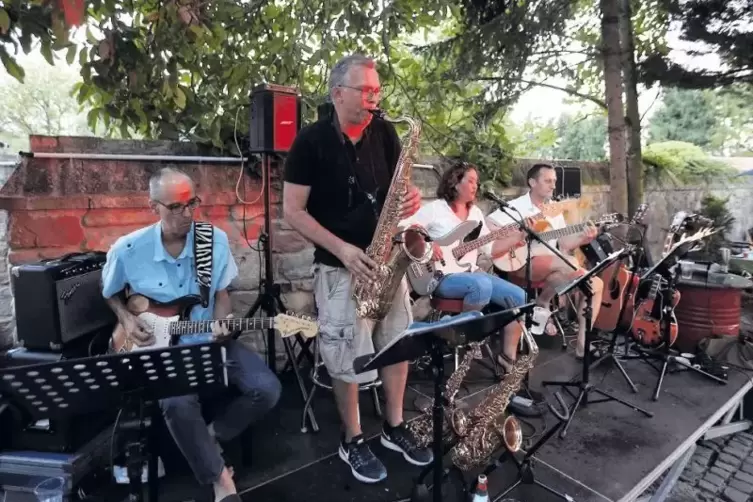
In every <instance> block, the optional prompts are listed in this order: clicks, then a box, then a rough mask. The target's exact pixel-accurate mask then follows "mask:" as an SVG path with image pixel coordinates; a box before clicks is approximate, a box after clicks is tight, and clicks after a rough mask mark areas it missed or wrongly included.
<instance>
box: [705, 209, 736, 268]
mask: <svg viewBox="0 0 753 502" xmlns="http://www.w3.org/2000/svg"><path fill="white" fill-rule="evenodd" d="M728 202H729V197H726V198H722V197H716V196H714V195H711V194H708V195H705V196H704V197H703V199H702V200H701V210H700V211H699V213H700V214H701V215H702V216H705V217H706V218H708V219H710V220H711V221H712V222H714V223H713V225H714V228H721V229H722V230H721V231H719V232H717V233H715V234H714V235H712V236H710V237H709V238H708V239H707V240H706V243H705V246H704V249H703V251H705V253H706V254H707V255H710V257H711V258H712V259H716V258H717V255H718V254H719V248H721V247H722V246H723V245H724V242H725V238H724V234H725V233H726V232H729V231H730V230H732V227H733V225H734V224H735V218H734V217H733V216H732V213H731V212H730V211H729V209H727V203H728Z"/></svg>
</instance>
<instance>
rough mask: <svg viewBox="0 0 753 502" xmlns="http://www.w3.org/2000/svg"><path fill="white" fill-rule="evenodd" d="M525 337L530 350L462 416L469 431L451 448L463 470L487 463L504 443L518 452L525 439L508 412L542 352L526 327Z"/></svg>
mask: <svg viewBox="0 0 753 502" xmlns="http://www.w3.org/2000/svg"><path fill="white" fill-rule="evenodd" d="M523 339H524V340H525V342H526V344H527V345H528V353H527V354H525V355H523V356H521V357H520V358H519V359H518V360H517V361H515V364H513V366H512V369H511V370H510V373H508V374H507V375H505V378H504V379H503V380H502V381H501V382H500V383H499V384H498V385H497V386H496V387H495V388H494V389H492V391H491V392H489V394H487V395H486V397H485V398H484V400H483V401H481V403H479V404H478V405H477V406H476V407H475V408H473V409H472V410H471V411H470V413H469V415H468V416H467V417H464V418H463V420H464V421H465V422H466V423H467V429H468V430H467V433H466V434H465V435H464V436H462V437H460V438H459V440H458V442H457V443H456V444H455V446H454V447H453V448H452V450H451V451H450V458H451V459H452V463H454V464H455V465H456V466H457V467H458V468H459V469H461V470H463V471H468V470H470V469H473V468H474V467H477V466H485V465H488V463H489V460H490V459H491V457H492V455H494V453H495V452H496V451H497V450H498V449H499V448H500V447H501V446H504V447H505V448H507V449H508V450H510V451H512V452H515V451H517V450H519V449H520V447H521V445H522V443H523V433H522V429H521V427H520V423H519V422H518V420H517V419H516V418H515V417H513V416H511V415H508V414H507V413H506V409H507V405H508V404H509V403H510V400H511V399H512V397H513V396H514V395H515V393H516V392H517V391H518V390H519V389H520V384H521V383H522V381H523V379H524V378H525V376H526V374H527V373H528V372H529V371H530V370H531V368H533V363H534V361H535V360H536V357H537V356H538V355H539V347H538V345H536V342H535V341H534V339H533V336H532V335H531V334H530V333H529V332H528V331H527V330H526V329H525V328H523Z"/></svg>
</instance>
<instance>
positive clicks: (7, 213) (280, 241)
mask: <svg viewBox="0 0 753 502" xmlns="http://www.w3.org/2000/svg"><path fill="white" fill-rule="evenodd" d="M31 148H32V152H35V153H39V152H59V153H99V154H102V153H113V154H126V155H127V154H154V155H204V154H206V152H203V151H201V150H200V149H199V148H198V147H197V146H195V145H192V144H186V143H172V142H162V141H149V142H140V141H139V142H136V141H111V140H101V139H97V138H71V137H59V138H57V137H55V138H53V137H41V136H33V137H32V138H31ZM532 162H533V161H530V160H521V161H520V162H519V165H518V166H517V167H516V169H515V170H514V173H513V183H514V184H515V185H516V186H517V188H510V189H507V190H503V191H502V192H501V194H502V195H505V196H507V197H514V196H517V195H518V194H520V193H522V192H523V188H522V186H524V178H525V175H524V173H525V171H526V169H527V167H528V165H529V164H530V163H532ZM422 163H428V164H434V163H436V159H424V160H423V161H422ZM165 166H171V167H175V168H178V169H181V170H183V171H185V172H186V173H188V174H189V175H191V176H192V178H193V179H194V180H195V181H196V184H197V192H198V195H199V196H200V197H201V198H202V205H201V206H200V208H199V209H198V213H197V217H198V218H200V219H203V220H209V221H211V222H212V223H214V224H215V225H217V226H218V227H220V228H222V229H223V230H224V231H226V232H227V233H228V236H229V238H230V242H231V245H232V251H233V254H234V256H235V259H236V261H237V263H238V266H239V269H240V275H239V277H238V278H237V279H236V280H235V281H234V282H233V284H232V286H231V288H232V298H233V308H234V312H235V314H236V315H243V314H245V313H246V312H247V311H248V309H249V307H250V306H251V305H252V304H253V303H254V301H255V299H256V297H257V290H258V287H259V281H260V277H261V274H262V271H263V267H262V261H263V260H262V254H261V252H260V251H259V250H258V249H259V248H258V247H257V246H258V237H259V234H260V231H261V230H262V228H263V221H264V220H263V218H264V214H263V204H262V202H263V198H262V194H261V180H260V177H259V175H258V170H254V169H248V168H247V169H246V171H245V172H244V173H243V175H242V178H241V179H240V181H241V183H240V188H241V189H240V195H241V197H242V199H243V200H244V201H246V202H247V203H246V204H243V203H241V202H239V200H238V197H237V195H236V184H237V183H238V181H239V175H240V174H241V171H240V165H237V164H220V163H217V164H211V163H203V164H191V163H185V162H181V163H169V162H150V161H138V162H136V161H127V160H119V161H101V160H71V159H43V158H33V157H26V158H23V159H22V161H21V162H20V164H19V165H18V166H17V167H16V169H15V170H14V171H13V173H12V175H11V176H10V178H9V179H8V181H7V183H5V185H4V186H3V188H2V189H1V190H0V345H3V343H2V342H3V341H4V342H5V345H7V344H8V343H10V342H11V341H12V340H13V330H14V322H13V317H12V313H13V308H12V298H11V293H10V288H9V282H8V273H7V269H8V263H10V264H12V265H15V264H19V263H24V262H30V261H35V260H38V259H40V258H50V257H57V256H61V255H63V254H65V253H69V252H73V251H85V250H100V251H107V249H108V248H109V246H110V245H111V244H112V242H114V240H115V239H117V238H118V237H119V236H121V235H123V234H125V233H128V232H130V231H132V230H135V229H137V228H140V227H143V226H145V225H148V224H151V223H153V222H154V221H156V217H155V215H154V214H152V213H151V212H150V211H149V209H148V206H147V198H148V197H147V190H148V186H147V182H148V179H149V176H150V175H151V174H152V173H153V172H155V171H157V170H158V169H160V168H162V167H165ZM279 173H280V166H279V165H277V166H275V167H274V168H273V179H272V184H273V190H272V192H273V193H272V202H273V210H272V215H271V219H272V223H273V225H272V246H273V261H274V266H273V269H274V276H275V280H276V282H277V283H279V284H280V285H281V289H282V296H283V301H284V302H285V303H286V307H287V308H288V309H290V310H293V311H295V312H298V313H301V314H313V298H312V294H311V291H312V276H311V264H312V259H313V249H312V247H311V246H310V245H309V243H308V242H307V241H306V240H304V239H303V238H302V237H301V236H300V235H299V234H298V233H297V232H295V231H293V230H292V229H291V228H290V227H289V226H288V225H287V224H286V223H285V222H284V221H282V219H281V207H280V180H279ZM583 173H584V174H583V180H584V186H583V190H582V199H583V201H584V202H585V204H584V207H583V209H582V210H581V211H580V214H568V215H566V218H567V219H568V220H569V221H571V222H575V221H580V220H581V219H582V218H584V217H590V216H598V215H600V214H603V213H605V212H607V211H608V207H609V189H608V186H605V182H607V180H608V168H607V166H606V165H605V164H599V163H593V164H584V165H583ZM437 181H438V170H431V169H416V170H414V182H415V183H416V184H417V185H418V186H419V187H420V188H421V190H422V194H423V196H424V199H425V202H428V201H429V200H432V199H433V197H434V191H435V190H436V184H437ZM751 188H753V185H750V184H737V185H735V186H731V187H690V188H688V187H657V186H649V189H648V191H647V201H648V202H649V203H650V204H651V206H652V208H651V212H650V213H649V219H648V223H649V228H650V231H649V232H648V243H649V245H650V246H651V248H652V251H653V252H654V253H656V252H657V250H658V249H659V248H660V246H661V242H662V239H663V237H664V229H666V228H667V226H668V224H669V221H670V218H671V216H672V215H673V214H674V213H675V212H676V211H678V210H681V209H684V210H691V211H692V210H696V209H698V207H699V204H700V199H701V197H702V196H703V194H704V193H707V192H709V191H711V192H713V193H716V194H720V195H725V196H726V195H729V196H731V204H730V207H731V208H732V210H733V213H734V215H735V216H736V218H738V226H737V228H736V230H735V232H741V230H740V229H746V228H748V227H750V226H752V225H753V221H751V220H752V219H753V197H750V194H751ZM480 205H481V206H482V208H483V209H484V210H487V211H488V210H489V209H490V206H489V205H488V203H486V202H484V201H482V202H481V203H480ZM6 232H7V235H6ZM741 236H742V234H740V236H737V235H731V237H732V238H736V239H737V238H740V237H741ZM6 258H7V260H6ZM422 310H423V309H421V305H418V306H417V314H418V315H419V316H420V315H421V312H422ZM246 339H247V341H248V342H249V343H250V344H251V345H252V346H254V347H255V348H256V349H257V350H259V351H260V352H265V342H264V338H263V337H262V336H261V334H251V335H249V336H248V337H247V338H246ZM278 346H279V345H278ZM280 350H281V349H280ZM279 357H280V358H281V359H282V357H283V356H282V352H281V351H280V354H279Z"/></svg>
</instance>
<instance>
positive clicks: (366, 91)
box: [340, 85, 382, 99]
mask: <svg viewBox="0 0 753 502" xmlns="http://www.w3.org/2000/svg"><path fill="white" fill-rule="evenodd" d="M340 87H345V88H346V89H353V90H354V91H359V92H360V93H361V94H362V95H364V96H366V98H367V99H374V98H378V97H379V96H381V94H382V90H381V89H380V88H378V87H377V88H376V89H374V88H371V87H353V86H350V85H341V86H340Z"/></svg>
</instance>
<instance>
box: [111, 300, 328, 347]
mask: <svg viewBox="0 0 753 502" xmlns="http://www.w3.org/2000/svg"><path fill="white" fill-rule="evenodd" d="M199 303H201V298H200V297H199V296H198V295H187V296H183V297H181V298H178V299H176V300H174V301H172V302H169V303H158V302H155V301H154V300H151V299H150V298H147V297H146V296H143V295H138V294H136V295H132V296H130V297H129V298H128V301H127V303H126V306H127V308H128V311H129V312H131V313H132V314H134V315H136V316H137V317H138V318H139V319H141V320H142V321H144V322H145V323H146V324H147V326H149V328H151V332H152V334H154V337H155V342H154V344H152V345H147V346H143V347H140V346H138V345H137V344H136V343H134V341H133V340H132V339H131V338H130V337H128V336H127V334H126V332H125V329H123V326H122V325H121V324H120V323H118V324H117V326H116V327H115V330H114V331H113V334H112V350H113V351H114V352H135V351H138V350H148V349H156V348H162V347H169V346H171V345H175V344H177V342H178V340H179V338H180V337H181V336H182V335H188V334H194V333H211V332H212V323H214V322H215V321H220V322H221V323H222V324H224V325H226V326H227V327H228V328H229V329H230V331H231V332H234V331H237V332H239V334H240V332H243V331H249V330H261V329H269V328H272V329H275V330H277V331H278V332H279V333H280V335H281V336H282V337H288V336H292V335H295V334H297V333H301V334H302V335H303V336H304V337H306V338H312V337H314V336H316V334H317V333H318V331H319V326H318V324H317V322H316V321H314V320H312V319H310V318H307V317H301V316H297V315H293V314H278V315H276V316H275V317H258V318H257V317H253V318H240V319H233V318H229V319H212V320H208V321H189V320H186V319H188V315H189V313H190V312H191V309H192V308H193V307H194V305H197V304H199Z"/></svg>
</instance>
